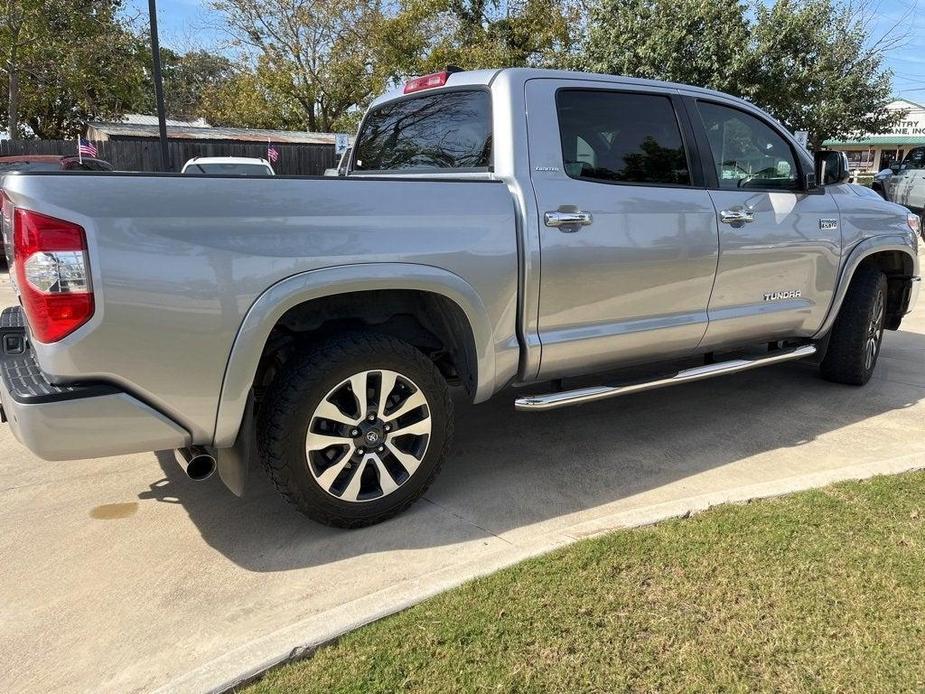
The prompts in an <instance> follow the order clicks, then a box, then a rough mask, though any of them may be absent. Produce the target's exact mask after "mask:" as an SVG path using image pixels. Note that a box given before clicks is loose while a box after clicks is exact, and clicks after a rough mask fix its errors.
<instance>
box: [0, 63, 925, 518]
mask: <svg viewBox="0 0 925 694" xmlns="http://www.w3.org/2000/svg"><path fill="white" fill-rule="evenodd" d="M846 177H847V162H846V161H845V160H844V159H843V158H841V155H838V154H836V153H828V154H820V155H819V156H818V157H817V158H816V159H815V160H814V157H813V156H812V155H810V154H809V153H808V152H806V151H805V150H803V149H802V148H801V147H800V146H799V145H798V144H797V142H796V141H795V140H794V139H793V137H791V135H790V134H789V133H788V132H786V131H785V129H784V128H782V127H781V126H780V125H779V124H778V123H776V122H775V121H774V120H773V119H771V118H770V117H768V115H767V114H765V113H764V112H762V111H761V110H759V109H758V108H756V107H755V106H753V105H751V104H749V103H746V102H744V101H741V100H739V99H736V98H732V97H730V96H727V95H724V94H720V93H717V92H713V91H707V90H704V89H699V88H696V87H689V86H684V85H680V84H667V83H660V82H650V81H641V80H636V79H628V78H622V77H611V76H606V75H595V74H580V73H569V72H553V71H541V70H530V69H505V70H486V71H477V72H443V73H438V74H435V75H428V76H425V77H423V78H418V79H415V80H412V81H411V82H408V83H407V84H406V85H404V88H403V89H400V90H398V91H396V92H395V93H390V94H387V95H385V96H383V97H381V98H379V99H378V100H377V101H375V103H373V104H372V106H371V108H370V109H369V111H368V113H367V114H366V116H365V118H364V119H363V122H362V124H361V126H360V129H359V132H358V134H357V137H356V141H355V145H354V148H353V151H352V153H351V157H350V161H349V166H348V168H347V172H346V175H345V176H340V177H327V178H321V177H318V178H295V177H292V178H290V177H277V178H261V177H253V178H248V177H221V176H198V177H189V176H179V175H137V174H123V173H106V174H87V175H82V176H67V175H64V176H60V175H55V174H41V173H36V174H31V173H30V174H24V175H10V176H7V177H6V178H4V179H3V180H2V182H0V183H2V188H3V191H4V196H3V225H4V234H5V237H6V238H7V240H8V246H9V248H8V253H9V255H10V260H11V267H12V271H11V272H12V274H13V276H14V279H15V282H16V285H17V287H18V294H19V298H20V303H21V307H16V308H14V309H8V310H7V311H6V312H5V313H4V314H3V319H2V321H0V340H2V348H3V357H2V362H0V363H2V388H0V398H2V406H3V412H4V416H5V418H6V419H7V420H8V421H9V424H10V426H11V427H12V429H13V432H14V433H15V435H16V437H17V438H18V439H19V440H20V441H22V442H23V443H24V444H25V445H26V446H28V447H29V448H30V449H31V450H32V451H34V452H35V453H36V454H37V455H39V456H41V457H43V458H45V459H48V460H66V459H78V458H87V457H94V456H109V455H119V454H125V453H129V452H137V451H149V450H159V449H176V450H177V456H178V460H179V461H180V462H181V464H182V465H183V466H184V467H185V468H186V469H187V472H188V474H189V475H190V476H191V477H193V478H202V477H205V476H208V475H209V474H211V472H212V471H213V470H214V469H216V468H217V469H218V471H219V474H220V476H221V478H222V479H223V480H224V481H225V483H226V484H227V485H228V487H229V488H231V489H232V491H234V492H236V493H238V494H240V493H242V492H243V490H244V488H245V481H246V477H247V473H248V469H249V468H250V466H251V462H252V461H255V460H260V461H261V462H262V465H263V467H264V469H265V470H266V472H267V473H268V474H269V476H270V478H271V480H272V481H273V482H274V484H275V485H276V487H277V488H278V489H279V490H280V492H281V493H282V494H283V495H284V496H285V497H286V498H287V499H288V500H289V501H291V502H292V503H293V504H295V505H296V506H297V507H298V508H299V509H300V510H301V511H302V512H304V513H305V514H307V515H308V516H310V517H312V518H314V519H317V520H319V521H321V522H324V523H329V524H333V525H339V526H345V527H355V526H360V525H368V524H371V523H375V522H378V521H381V520H383V519H385V518H388V517H389V516H391V515H393V514H395V513H397V512H399V511H401V510H402V509H404V508H406V507H407V506H408V505H409V504H411V503H412V502H413V501H414V500H415V499H416V498H417V497H419V496H420V495H421V494H422V493H423V492H424V490H425V489H426V488H427V487H428V485H429V484H430V483H431V482H432V480H433V479H434V477H435V476H436V474H437V471H438V469H439V467H440V465H441V463H442V462H443V461H444V459H445V458H446V456H447V453H448V450H449V446H450V438H451V433H452V430H453V402H454V400H455V401H457V402H458V401H459V400H460V398H458V397H454V398H451V388H456V389H458V391H459V392H460V393H461V394H462V393H464V394H465V395H466V396H467V397H468V400H469V401H471V402H475V403H479V402H482V401H484V400H487V399H488V398H490V397H492V396H493V395H495V394H498V393H499V392H501V391H503V390H505V389H506V388H507V387H508V386H515V387H516V386H523V385H526V384H532V388H531V389H530V390H529V393H530V394H528V395H526V394H523V393H524V392H525V391H521V392H520V396H519V397H518V396H517V395H516V394H515V395H512V396H511V397H512V398H513V399H514V407H515V408H516V409H517V410H519V411H522V412H537V411H544V410H549V409H553V408H558V407H564V406H568V405H574V404H580V403H586V402H590V401H595V400H601V399H604V398H610V397H615V396H619V395H624V394H628V393H633V392H637V391H640V390H645V389H650V388H656V387H663V386H668V385H673V384H677V383H684V382H689V381H694V380H699V379H703V378H708V377H712V376H717V375H720V374H726V373H733V372H737V371H742V370H744V369H750V368H755V367H760V366H764V365H768V364H777V363H780V362H784V361H788V360H794V359H803V358H815V359H817V360H818V361H819V364H820V369H821V373H822V375H823V376H824V377H825V378H828V379H830V380H833V381H837V382H840V383H848V384H854V385H862V384H864V383H865V382H866V381H867V380H868V379H869V378H870V376H871V372H872V371H873V369H874V365H875V364H876V361H877V356H878V354H879V350H880V343H881V338H882V334H883V330H884V329H889V330H895V329H897V328H898V327H899V325H900V321H901V320H902V318H903V316H904V315H905V314H906V313H907V312H908V311H909V310H910V308H911V306H912V304H913V300H914V296H915V293H916V290H917V289H918V281H919V260H918V243H919V239H918V218H917V217H916V216H915V215H910V214H909V212H908V210H906V209H904V208H902V207H900V206H899V205H895V204H892V203H889V202H886V201H884V200H881V199H879V198H877V197H876V196H872V195H870V194H865V193H864V192H863V191H861V190H859V189H858V188H857V187H855V186H852V185H849V184H847V183H845V180H846ZM628 367H633V369H634V371H633V373H634V377H633V378H632V379H628V377H627V376H626V372H625V370H626V369H627V368H628ZM640 369H641V370H640ZM643 372H644V374H645V375H644V376H640V373H643ZM576 378H578V380H574V379H576ZM542 383H547V384H549V385H548V386H545V387H542V386H540V385H539V384H542ZM507 392H515V393H516V391H507Z"/></svg>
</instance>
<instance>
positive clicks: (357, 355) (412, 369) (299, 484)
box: [257, 334, 453, 528]
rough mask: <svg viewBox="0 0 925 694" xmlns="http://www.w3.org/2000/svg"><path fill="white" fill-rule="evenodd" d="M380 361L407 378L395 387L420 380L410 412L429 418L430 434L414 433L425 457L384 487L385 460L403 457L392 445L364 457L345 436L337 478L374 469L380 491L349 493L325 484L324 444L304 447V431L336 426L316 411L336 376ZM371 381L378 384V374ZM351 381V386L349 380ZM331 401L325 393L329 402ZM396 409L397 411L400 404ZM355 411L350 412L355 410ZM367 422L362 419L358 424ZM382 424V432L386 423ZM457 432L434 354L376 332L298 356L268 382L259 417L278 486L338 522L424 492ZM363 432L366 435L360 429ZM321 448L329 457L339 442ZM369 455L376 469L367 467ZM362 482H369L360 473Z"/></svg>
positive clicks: (354, 520) (366, 518)
mask: <svg viewBox="0 0 925 694" xmlns="http://www.w3.org/2000/svg"><path fill="white" fill-rule="evenodd" d="M377 369H378V370H389V371H393V372H397V373H398V374H400V375H401V377H402V379H408V380H402V381H401V382H400V383H397V385H396V391H391V392H397V391H398V390H402V389H405V388H406V385H405V384H406V383H408V384H411V386H413V387H416V388H417V390H414V392H415V393H417V392H418V391H420V393H421V394H423V397H424V398H426V405H425V406H423V407H422V408H420V409H418V410H415V411H413V412H416V413H417V414H416V415H414V416H422V417H424V418H426V417H427V415H429V418H430V433H429V435H428V436H426V437H413V438H414V439H420V438H423V439H425V441H424V443H423V447H424V448H423V449H422V450H423V451H424V452H423V457H422V458H421V459H420V463H419V464H418V466H417V468H416V469H415V470H413V472H412V473H411V474H410V475H409V476H408V477H407V478H405V479H404V481H403V482H401V483H400V484H399V486H398V487H397V488H396V489H394V491H391V492H390V493H386V492H384V490H385V489H386V487H385V485H384V484H382V478H381V476H382V475H383V474H384V473H383V472H382V464H383V462H389V463H390V465H394V464H395V462H396V461H398V460H399V459H398V458H394V459H392V458H391V453H390V451H391V450H394V449H393V448H388V449H387V450H386V452H384V453H382V454H379V457H377V458H376V460H373V461H367V460H366V459H365V458H363V456H362V455H361V454H360V453H359V451H361V450H363V449H361V448H360V447H358V446H354V447H353V448H352V449H351V448H350V446H351V445H353V444H348V445H347V446H346V447H345V448H344V453H343V455H342V456H341V457H340V458H339V459H338V460H339V461H340V462H344V461H345V460H347V459H348V458H349V462H347V463H346V465H347V468H346V470H345V471H342V472H341V473H338V477H337V479H338V480H340V479H341V475H344V476H351V475H352V477H360V478H362V480H367V479H368V476H369V475H373V477H372V478H369V479H371V480H373V482H372V483H377V484H379V492H380V493H381V494H382V496H381V497H380V498H369V499H366V500H361V499H358V500H356V501H345V500H342V499H341V498H338V497H337V496H335V495H333V493H332V492H331V491H329V490H327V489H325V488H324V487H322V486H321V485H322V482H321V481H320V480H318V479H316V477H317V476H318V475H319V472H318V470H319V467H318V465H317V461H318V460H319V459H318V458H317V455H318V454H319V452H318V451H313V452H311V453H309V452H308V451H307V439H306V437H307V436H308V435H309V433H310V431H309V426H310V425H312V426H313V427H315V428H316V430H315V431H314V433H318V432H317V427H318V426H322V427H329V426H335V423H334V422H333V421H331V422H328V421H327V420H325V419H324V418H323V417H322V418H321V419H320V420H319V419H318V414H317V412H318V410H317V408H319V407H320V406H322V405H323V404H324V403H322V400H324V399H325V398H330V397H332V396H331V391H332V389H336V388H338V387H342V388H343V387H344V386H339V384H342V383H343V382H344V381H345V380H347V379H350V378H351V377H353V376H354V375H355V374H359V373H362V372H367V371H376V370H377ZM363 378H364V381H363V382H364V383H369V382H370V379H369V378H368V377H367V376H364V377H363ZM371 382H372V384H373V387H375V386H376V378H375V375H373V376H372V379H371ZM380 383H381V380H380ZM346 389H347V390H348V391H350V392H351V393H352V392H353V390H352V388H351V387H349V386H346ZM369 393H370V391H369V390H367V394H369ZM399 395H400V394H399ZM374 399H375V400H378V394H377V393H374V395H373V397H370V398H369V400H370V401H372V400H374ZM330 402H331V400H327V403H330ZM359 402H360V401H359V399H354V402H353V405H352V406H354V407H356V408H357V409H356V412H359ZM392 409H393V411H394V412H397V411H398V409H400V408H399V407H393V408H392ZM386 411H387V410H386ZM376 412H378V410H376ZM422 413H423V414H422ZM355 414H356V413H355V412H352V413H351V417H353V416H355ZM362 416H363V415H362V414H360V417H362ZM319 421H320V424H319ZM377 421H379V420H378V419H377ZM383 421H384V420H383ZM395 421H396V422H397V421H398V420H395ZM365 424H366V422H365V421H364V422H361V423H360V424H358V425H356V426H362V425H365ZM336 426H339V425H336ZM370 426H373V425H372V424H370ZM393 426H395V428H396V429H397V428H398V427H399V425H398V424H397V423H396V424H394V425H393ZM379 431H380V434H381V428H380V429H379ZM322 433H324V432H322ZM338 433H340V432H338ZM452 433H453V403H452V401H451V399H450V392H449V387H448V386H447V383H446V381H445V380H444V378H443V376H442V375H441V374H440V372H439V371H438V370H437V368H436V367H435V366H434V364H433V362H431V361H430V360H429V359H427V357H425V356H424V355H423V354H422V353H421V352H419V351H418V350H417V349H415V348H414V347H412V346H411V345H409V344H407V343H405V342H402V341H401V340H398V339H396V338H393V337H388V336H384V335H376V334H349V335H343V336H340V337H337V338H334V339H332V340H330V341H328V342H326V343H324V344H322V345H319V346H317V347H316V348H314V349H313V350H312V351H311V352H309V353H306V354H303V355H300V356H296V357H293V358H292V359H291V360H290V361H289V362H288V363H287V364H286V365H285V366H284V368H283V369H282V371H281V372H280V373H279V374H278V376H277V377H276V379H275V380H274V381H273V383H272V384H271V385H270V386H269V388H268V389H267V392H266V396H265V399H264V401H263V402H262V403H261V406H260V412H259V415H258V421H257V444H258V449H259V452H260V458H261V460H262V462H263V466H264V469H265V470H266V472H267V474H268V476H269V478H270V480H271V481H272V483H273V485H274V486H275V487H276V489H277V490H278V491H279V492H280V494H282V495H283V497H284V498H285V499H286V500H288V501H289V502H290V503H291V504H293V505H294V506H295V507H296V508H298V509H299V511H301V512H302V513H304V514H305V515H306V516H308V517H309V518H311V519H313V520H316V521H318V522H319V523H324V524H325V525H331V526H336V527H341V528H359V527H363V526H367V525H373V524H375V523H380V522H382V521H384V520H386V519H388V518H391V517H392V516H394V515H396V514H398V513H400V512H402V511H404V510H405V509H407V508H408V507H409V506H410V505H411V504H412V503H414V501H416V500H417V499H418V497H420V496H421V495H422V494H424V492H425V491H426V490H427V488H428V487H429V486H430V484H431V482H433V480H434V478H435V477H436V476H437V473H438V472H439V470H440V467H441V466H442V464H443V461H444V460H445V459H446V455H447V452H448V450H449V446H450V440H451V438H452ZM386 436H388V435H383V438H382V443H385V442H386ZM405 438H406V439H407V438H408V436H407V435H406V436H405ZM360 439H361V440H366V439H363V437H362V435H361V436H360ZM400 440H401V439H400V437H399V438H396V439H393V440H391V441H390V442H389V443H391V444H392V445H395V446H397V445H399V443H398V442H399V441H400ZM417 443H420V442H417ZM381 448H385V447H384V446H383V447H380V449H381ZM320 453H321V455H323V456H325V457H324V458H322V459H321V463H322V464H324V463H326V457H327V456H333V455H340V450H339V448H338V447H336V446H335V447H333V448H330V449H326V450H324V451H322V452H320ZM366 453H368V454H370V455H372V454H373V451H372V449H370V450H369V451H366ZM353 461H356V462H353ZM367 462H369V463H371V464H372V466H373V467H374V468H378V469H374V470H372V472H367V471H366V467H368V465H367ZM331 467H333V465H332V466H331ZM389 469H392V468H391V467H390V468H389ZM399 469H400V470H405V468H399ZM322 470H323V468H322ZM400 474H401V473H399V475H400ZM351 479H352V478H351ZM390 479H391V478H390ZM376 480H378V482H376ZM394 483H395V481H394V479H391V481H390V484H394ZM359 484H360V485H363V484H366V482H364V481H360V482H359ZM332 488H333V487H332Z"/></svg>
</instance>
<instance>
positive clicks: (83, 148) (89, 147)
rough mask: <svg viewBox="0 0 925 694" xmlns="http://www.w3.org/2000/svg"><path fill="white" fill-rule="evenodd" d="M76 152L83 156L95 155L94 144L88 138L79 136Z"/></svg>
mask: <svg viewBox="0 0 925 694" xmlns="http://www.w3.org/2000/svg"><path fill="white" fill-rule="evenodd" d="M77 152H78V153H79V154H81V155H82V156H85V157H95V156H96V154H97V149H96V145H95V144H93V143H92V142H90V140H85V139H83V138H82V137H79V138H77Z"/></svg>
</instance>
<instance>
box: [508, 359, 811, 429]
mask: <svg viewBox="0 0 925 694" xmlns="http://www.w3.org/2000/svg"><path fill="white" fill-rule="evenodd" d="M815 353H816V346H815V345H803V346H802V347H797V348H795V349H792V350H787V351H780V352H773V353H771V354H770V355H768V356H765V357H758V358H755V359H733V360H730V361H726V362H719V363H717V364H706V365H704V366H697V367H694V368H692V369H684V370H683V371H679V372H678V373H676V374H675V375H674V376H669V377H667V378H659V379H656V380H654V381H645V382H643V383H633V384H631V385H625V386H593V387H591V388H578V389H576V390H568V391H564V392H561V393H547V394H546V395H527V396H524V397H522V398H517V399H516V400H515V401H514V409H515V410H517V411H518V412H540V411H544V410H555V409H558V408H560V407H569V406H570V405H582V404H584V403H587V402H594V401H596V400H605V399H607V398H615V397H618V396H621V395H630V394H632V393H641V392H644V391H647V390H655V389H656V388H665V387H667V386H675V385H678V384H680V383H691V382H693V381H702V380H704V379H707V378H713V377H714V376H722V375H725V374H732V373H738V372H739V371H748V370H749V369H757V368H759V367H761V366H770V365H772V364H780V363H781V362H786V361H793V360H794V359H803V358H805V357H810V356H812V355H813V354H815Z"/></svg>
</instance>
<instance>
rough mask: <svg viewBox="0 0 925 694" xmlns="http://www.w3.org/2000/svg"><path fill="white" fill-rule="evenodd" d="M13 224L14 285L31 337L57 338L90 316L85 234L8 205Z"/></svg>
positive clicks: (5, 205)
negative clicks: (30, 330)
mask: <svg viewBox="0 0 925 694" xmlns="http://www.w3.org/2000/svg"><path fill="white" fill-rule="evenodd" d="M7 203H8V201H7ZM7 203H5V204H4V207H5V208H6V207H7ZM9 207H10V208H12V205H9ZM12 226H13V230H12V232H13V233H12V236H13V254H12V260H13V267H14V268H15V271H16V284H17V289H18V291H19V297H20V300H21V301H22V305H23V310H24V311H25V312H26V318H27V319H28V321H29V327H30V328H31V329H32V336H33V337H34V338H35V339H36V340H38V341H39V342H57V341H58V340H60V339H61V338H63V337H65V336H66V335H69V334H70V333H72V332H74V331H75V330H76V329H77V328H79V327H80V326H81V325H83V324H84V323H86V322H87V321H88V320H89V319H90V316H92V315H93V292H92V291H91V288H90V274H89V269H90V268H89V263H88V262H87V237H86V235H85V234H84V230H83V228H81V227H79V226H78V225H76V224H73V223H71V222H65V221H63V220H60V219H55V218H54V217H48V216H46V215H43V214H39V213H38V212H31V211H29V210H18V209H13V210H12Z"/></svg>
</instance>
